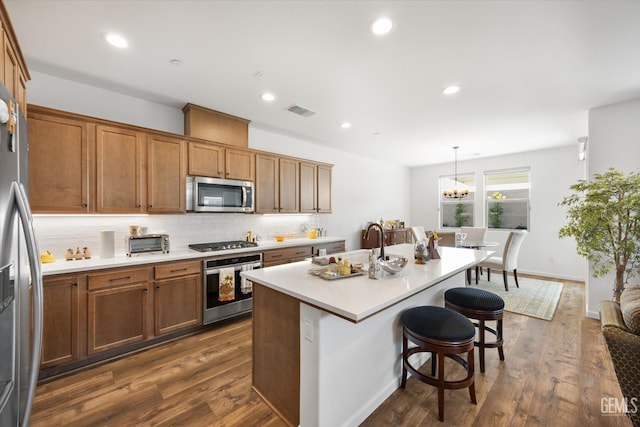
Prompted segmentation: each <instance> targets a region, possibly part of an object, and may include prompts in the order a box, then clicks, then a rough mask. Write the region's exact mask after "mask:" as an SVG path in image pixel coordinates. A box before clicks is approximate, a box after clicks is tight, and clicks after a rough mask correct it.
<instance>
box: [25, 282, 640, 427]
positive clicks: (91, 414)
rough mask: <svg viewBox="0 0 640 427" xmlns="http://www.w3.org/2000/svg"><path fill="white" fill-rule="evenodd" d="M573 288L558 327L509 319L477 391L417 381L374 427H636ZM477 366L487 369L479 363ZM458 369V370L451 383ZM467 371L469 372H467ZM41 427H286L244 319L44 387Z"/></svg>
mask: <svg viewBox="0 0 640 427" xmlns="http://www.w3.org/2000/svg"><path fill="white" fill-rule="evenodd" d="M564 283H565V287H564V291H563V294H562V298H561V301H560V305H559V307H558V311H557V313H556V315H555V317H554V319H553V321H552V322H548V321H545V320H539V319H534V318H530V317H526V316H521V315H517V314H512V313H508V312H505V321H504V325H505V328H504V335H505V346H504V349H505V359H506V360H505V361H504V362H500V361H499V360H498V356H497V351H496V350H489V351H488V353H487V362H486V363H487V366H486V373H484V374H481V373H479V370H478V368H477V367H476V395H477V399H478V404H477V405H473V404H471V403H470V402H469V394H468V390H447V391H446V392H445V423H440V422H439V421H438V419H437V414H438V409H437V408H438V405H437V393H436V391H435V390H436V389H435V388H433V387H430V386H428V385H426V384H423V383H421V382H419V381H416V380H414V379H413V378H410V379H409V380H408V381H407V388H406V389H404V390H401V389H399V390H397V391H396V392H394V393H393V394H392V395H391V396H390V397H389V398H388V399H387V400H386V401H385V402H384V403H383V404H382V405H381V406H380V407H379V408H378V409H377V410H376V411H375V412H374V413H373V414H372V415H371V416H370V417H369V418H368V419H367V420H366V421H365V422H364V423H363V424H362V425H363V426H376V427H377V426H420V425H424V426H426V425H436V426H437V425H455V426H537V425H540V426H631V422H630V421H629V419H628V418H626V417H623V416H603V415H602V414H601V410H600V401H601V399H602V398H606V397H617V398H620V397H621V396H622V394H621V392H620V389H619V386H618V383H617V381H616V378H615V374H614V372H613V366H612V364H611V359H610V358H609V354H608V352H607V349H606V344H605V342H604V338H603V337H602V334H601V332H600V323H599V321H597V320H594V319H588V318H586V317H585V316H584V284H582V283H577V282H564ZM476 359H477V357H476ZM457 369H458V366H457V365H456V364H454V363H453V362H451V363H449V364H447V370H448V371H449V372H450V374H451V376H455V375H457V374H458V373H460V371H456V370H457ZM460 369H461V368H460ZM31 420H32V426H34V427H38V426H133V425H135V426H283V425H284V423H283V422H282V421H281V420H280V419H279V418H278V417H277V416H276V415H275V414H274V413H273V412H272V411H271V410H270V408H269V407H268V406H267V405H266V404H265V403H264V402H262V400H261V399H260V398H259V397H258V396H257V395H256V393H254V392H253V391H252V390H251V319H250V318H248V317H244V318H241V319H238V320H236V321H231V322H228V323H225V324H223V325H220V326H219V327H215V328H212V329H210V330H207V331H205V332H203V333H200V334H198V335H194V336H190V337H186V338H184V339H181V340H179V341H174V342H171V343H168V344H165V345H161V346H158V347H155V348H152V349H148V350H145V351H143V352H140V353H137V354H134V355H131V356H127V357H125V358H122V359H119V360H116V361H112V362H108V363H105V364H103V365H100V366H97V367H95V368H91V369H87V370H84V371H81V372H78V373H75V374H72V375H69V376H66V377H63V378H58V379H55V380H52V381H49V382H46V383H44V384H41V385H39V386H38V389H37V392H36V397H35V401H34V407H33V412H32V418H31Z"/></svg>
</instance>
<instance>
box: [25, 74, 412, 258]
mask: <svg viewBox="0 0 640 427" xmlns="http://www.w3.org/2000/svg"><path fill="white" fill-rule="evenodd" d="M31 77H32V80H31V81H29V82H28V86H27V93H28V97H29V99H28V102H29V103H30V104H35V105H42V106H45V107H51V108H56V109H60V110H64V111H71V112H75V113H79V114H85V115H89V116H93V117H98V118H103V119H108V120H114V121H118V122H123V123H128V124H132V125H137V126H143V127H147V128H151V129H159V130H163V131H167V132H172V133H177V134H182V132H183V114H182V111H181V109H180V108H171V107H167V106H165V105H160V104H156V103H152V102H148V101H145V100H142V99H139V98H134V97H131V96H127V95H123V94H120V93H116V92H111V91H107V90H104V89H100V88H96V87H93V86H88V85H84V84H80V83H76V82H72V81H69V80H63V79H59V78H56V77H52V76H50V75H47V74H43V73H39V72H35V71H32V72H31ZM186 102H187V100H185V104H186ZM249 146H250V147H251V148H255V149H260V150H265V151H271V152H274V153H279V154H284V155H291V156H296V157H301V158H307V159H311V160H317V161H322V162H327V163H332V164H334V165H335V166H334V169H333V177H332V178H333V199H332V208H333V213H331V214H322V215H276V216H269V215H245V214H219V215H215V214H186V215H102V216H91V217H86V216H85V217H84V218H83V220H82V223H80V221H78V218H77V217H74V216H71V215H67V216H51V215H37V216H36V220H35V226H36V235H37V237H38V240H39V245H40V248H41V250H47V249H49V250H52V251H53V252H54V254H55V255H56V256H58V257H62V256H63V254H64V250H65V249H66V248H68V247H76V246H81V247H82V246H88V247H89V248H90V249H93V248H97V247H98V236H99V231H100V230H102V229H105V228H109V229H114V230H116V234H117V236H119V237H122V238H124V236H125V235H126V232H127V226H128V225H129V224H131V223H138V224H140V225H144V226H148V227H149V228H150V230H155V231H160V230H162V231H166V232H168V233H170V234H171V241H172V246H173V247H174V248H177V247H180V246H186V245H187V244H188V243H195V242H203V241H207V240H209V241H215V240H218V241H219V240H231V239H238V238H243V237H244V236H246V232H247V231H248V230H252V231H254V232H257V233H259V234H262V236H263V237H267V238H268V237H269V236H270V235H271V234H272V233H275V232H297V231H300V228H301V227H302V225H304V224H310V225H312V226H314V227H315V226H317V227H324V228H326V229H327V230H328V233H329V235H331V236H339V237H344V238H345V239H346V245H347V249H348V250H352V249H359V248H360V228H361V226H362V224H363V223H366V222H368V221H373V220H379V219H380V217H383V218H384V219H385V220H387V219H400V220H403V221H407V222H408V221H409V193H408V191H404V190H405V189H408V188H409V187H410V185H409V169H408V168H405V167H400V166H394V165H388V164H384V163H381V162H378V161H373V160H369V159H366V158H364V157H359V156H355V155H352V154H347V153H343V152H341V151H337V150H333V149H328V148H324V147H321V146H318V145H315V144H313V143H311V142H309V141H306V140H304V139H303V138H298V137H292V136H287V135H283V134H279V133H277V132H274V131H270V130H265V129H260V128H258V127H257V126H255V125H251V126H250V128H249Z"/></svg>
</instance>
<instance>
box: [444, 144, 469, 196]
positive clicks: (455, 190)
mask: <svg viewBox="0 0 640 427" xmlns="http://www.w3.org/2000/svg"><path fill="white" fill-rule="evenodd" d="M458 148H460V147H459V146H457V145H456V146H455V147H453V153H454V163H453V165H454V166H453V167H454V175H453V177H454V178H453V190H444V191H443V192H442V195H443V196H444V197H445V198H447V199H464V198H465V197H467V196H468V195H469V190H458V184H459V182H458Z"/></svg>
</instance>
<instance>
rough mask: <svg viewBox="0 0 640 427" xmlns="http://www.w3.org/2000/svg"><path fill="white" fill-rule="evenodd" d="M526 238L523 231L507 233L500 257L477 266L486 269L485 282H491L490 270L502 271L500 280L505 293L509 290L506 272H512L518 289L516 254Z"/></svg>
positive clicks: (492, 258) (525, 233)
mask: <svg viewBox="0 0 640 427" xmlns="http://www.w3.org/2000/svg"><path fill="white" fill-rule="evenodd" d="M525 237H527V232H526V231H523V230H519V231H512V232H511V233H509V237H508V238H507V241H506V243H505V244H504V251H503V253H502V257H496V256H494V257H491V258H489V259H487V260H486V261H483V262H481V263H480V264H478V266H479V267H484V268H486V269H487V280H491V270H502V278H503V280H504V289H505V291H508V290H509V284H508V283H507V272H509V271H512V272H513V278H514V279H515V281H516V287H518V288H519V287H520V285H519V284H518V273H517V269H518V253H519V252H520V247H521V246H522V241H523V240H524V238H525ZM476 283H478V276H476Z"/></svg>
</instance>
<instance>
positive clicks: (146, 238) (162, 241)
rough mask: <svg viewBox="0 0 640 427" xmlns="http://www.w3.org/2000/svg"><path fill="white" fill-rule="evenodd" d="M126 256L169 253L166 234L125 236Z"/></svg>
mask: <svg viewBox="0 0 640 427" xmlns="http://www.w3.org/2000/svg"><path fill="white" fill-rule="evenodd" d="M125 251H126V252H127V256H131V255H134V254H141V253H148V252H161V253H163V254H168V253H169V235H168V234H145V235H143V236H127V238H126V239H125Z"/></svg>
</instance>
